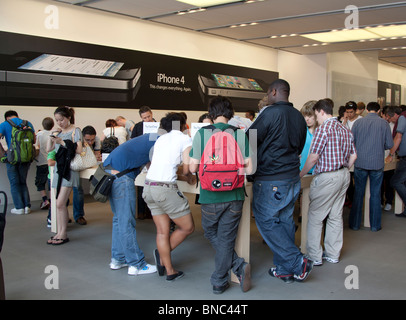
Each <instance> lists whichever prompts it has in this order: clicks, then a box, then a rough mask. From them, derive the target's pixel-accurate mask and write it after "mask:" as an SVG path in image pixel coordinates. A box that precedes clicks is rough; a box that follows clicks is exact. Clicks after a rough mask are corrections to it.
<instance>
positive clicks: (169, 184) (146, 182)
mask: <svg viewBox="0 0 406 320" xmlns="http://www.w3.org/2000/svg"><path fill="white" fill-rule="evenodd" d="M145 184H146V185H147V186H159V187H167V188H177V187H178V185H177V184H176V183H172V184H171V183H165V182H156V181H145Z"/></svg>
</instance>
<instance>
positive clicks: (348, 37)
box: [301, 25, 406, 43]
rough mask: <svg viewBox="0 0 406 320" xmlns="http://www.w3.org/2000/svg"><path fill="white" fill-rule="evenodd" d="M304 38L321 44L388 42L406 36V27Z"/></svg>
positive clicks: (346, 30)
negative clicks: (367, 41) (362, 41)
mask: <svg viewBox="0 0 406 320" xmlns="http://www.w3.org/2000/svg"><path fill="white" fill-rule="evenodd" d="M301 36H302V37H305V38H309V39H312V40H316V41H320V42H328V43H330V42H348V41H361V40H364V41H366V40H369V41H375V40H378V39H379V40H388V39H397V38H399V37H405V36H406V25H395V26H394V25H390V26H382V25H379V26H376V27H366V28H364V29H343V30H331V31H330V32H320V33H312V34H303V35H301Z"/></svg>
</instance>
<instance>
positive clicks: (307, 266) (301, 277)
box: [293, 258, 313, 282]
mask: <svg viewBox="0 0 406 320" xmlns="http://www.w3.org/2000/svg"><path fill="white" fill-rule="evenodd" d="M312 269H313V261H312V260H309V259H307V258H303V263H302V273H301V274H295V275H294V276H293V277H294V279H295V281H298V282H302V281H305V280H306V278H307V277H308V276H309V274H310V272H311V271H312Z"/></svg>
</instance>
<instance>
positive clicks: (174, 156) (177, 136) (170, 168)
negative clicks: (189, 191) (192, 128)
mask: <svg viewBox="0 0 406 320" xmlns="http://www.w3.org/2000/svg"><path fill="white" fill-rule="evenodd" d="M191 145H192V138H190V137H189V136H188V135H186V134H184V133H182V132H180V131H179V130H172V131H170V132H169V133H165V134H164V135H162V136H160V137H159V139H158V140H157V141H156V142H155V145H154V153H153V155H152V161H151V166H150V167H149V169H148V173H147V176H146V178H147V179H148V180H152V181H163V182H175V181H176V178H177V175H176V172H177V170H178V166H179V165H180V164H181V163H182V153H183V151H185V149H186V148H187V147H190V146H191Z"/></svg>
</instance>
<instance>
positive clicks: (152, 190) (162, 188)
mask: <svg viewBox="0 0 406 320" xmlns="http://www.w3.org/2000/svg"><path fill="white" fill-rule="evenodd" d="M142 198H143V199H144V201H145V202H146V204H147V205H148V208H149V209H150V210H151V214H152V215H153V216H156V215H161V214H167V215H168V216H169V218H171V219H172V220H173V219H177V218H180V217H183V216H185V215H187V214H189V213H190V206H189V201H188V199H187V198H186V197H185V196H184V195H183V193H182V192H181V191H180V190H179V189H178V186H177V185H176V183H175V184H166V183H165V184H164V185H147V184H146V185H145V186H144V190H143V192H142Z"/></svg>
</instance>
